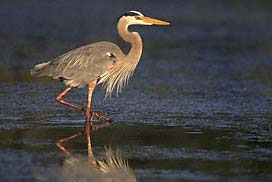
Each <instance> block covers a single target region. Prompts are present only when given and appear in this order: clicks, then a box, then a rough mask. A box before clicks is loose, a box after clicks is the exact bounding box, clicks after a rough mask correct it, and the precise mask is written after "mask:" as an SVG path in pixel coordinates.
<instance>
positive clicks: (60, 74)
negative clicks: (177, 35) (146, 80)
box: [31, 11, 169, 96]
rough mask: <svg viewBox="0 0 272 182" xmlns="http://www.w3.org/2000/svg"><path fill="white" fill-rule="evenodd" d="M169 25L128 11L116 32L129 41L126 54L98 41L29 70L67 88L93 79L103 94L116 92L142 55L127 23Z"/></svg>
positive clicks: (124, 82)
mask: <svg viewBox="0 0 272 182" xmlns="http://www.w3.org/2000/svg"><path fill="white" fill-rule="evenodd" d="M135 24H137V25H153V24H156V25H169V23H168V22H164V21H161V20H157V19H152V18H149V17H145V16H144V15H143V14H142V13H140V12H137V11H129V12H127V13H124V14H123V15H122V16H120V18H119V21H118V25H117V28H118V32H119V35H120V36H121V38H122V39H123V40H124V41H126V42H128V43H130V44H131V49H130V51H129V53H128V54H127V55H125V54H124V53H123V52H122V51H121V49H120V48H119V47H118V46H117V45H115V44H113V43H111V42H97V43H93V44H89V45H86V46H83V47H80V48H77V49H75V50H71V51H69V52H67V53H65V54H63V55H62V56H59V57H57V58H55V59H53V60H50V61H48V62H46V63H41V64H38V65H36V66H35V67H34V68H33V69H31V74H32V76H34V77H40V76H51V77H53V78H54V79H58V80H61V81H63V82H64V83H65V84H66V85H67V86H69V87H84V86H86V85H88V84H89V83H91V82H93V81H95V80H96V81H97V83H98V84H101V83H102V84H103V85H104V87H105V89H106V96H111V94H112V92H113V91H114V89H116V91H117V93H118V92H121V91H122V88H123V87H124V86H125V85H126V84H127V81H128V79H129V77H130V76H131V75H132V74H133V72H134V70H135V68H136V66H137V64H138V62H139V60H140V57H141V54H142V39H141V37H140V35H139V34H138V33H137V32H129V31H128V26H130V25H135Z"/></svg>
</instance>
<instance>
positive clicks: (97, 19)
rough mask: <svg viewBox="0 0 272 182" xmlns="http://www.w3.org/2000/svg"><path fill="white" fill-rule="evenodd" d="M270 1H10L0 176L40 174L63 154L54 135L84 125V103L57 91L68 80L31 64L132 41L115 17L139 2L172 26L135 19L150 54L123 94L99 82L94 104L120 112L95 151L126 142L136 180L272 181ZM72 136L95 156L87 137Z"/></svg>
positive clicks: (1, 72)
mask: <svg viewBox="0 0 272 182" xmlns="http://www.w3.org/2000/svg"><path fill="white" fill-rule="evenodd" d="M143 3H145V5H143ZM271 7H272V4H271V3H270V2H269V1H250V2H247V3H244V1H226V2H225V1H216V2H215V1H205V2H204V1H194V2H191V1H171V3H170V2H164V1H156V2H155V3H152V2H143V1H131V2H130V3H126V2H124V1H114V3H109V2H106V1H99V2H97V3H94V4H93V3H92V2H91V1H82V2H80V3H79V2H78V1H74V0H69V1H61V0H59V1H46V2H45V1H27V2H24V3H23V2H21V1H16V0H14V1H3V2H1V5H0V15H1V16H0V25H1V30H0V46H1V50H0V55H1V60H0V87H1V89H0V99H1V102H0V110H1V112H0V138H1V140H0V169H1V170H0V179H1V181H4V180H5V181H39V180H38V179H37V178H36V173H35V168H37V167H42V168H44V169H45V170H46V169H48V168H50V166H51V165H53V166H59V165H60V166H61V165H62V163H63V161H64V159H65V157H64V156H63V155H62V154H61V153H60V151H59V150H58V149H57V148H56V146H55V141H56V140H57V139H59V138H62V137H64V136H67V135H69V134H73V133H75V132H78V131H81V130H82V128H83V126H84V113H81V112H79V111H76V110H73V109H70V108H66V107H65V106H61V105H59V104H58V103H56V101H55V97H56V96H57V95H58V93H60V92H61V91H62V90H63V89H64V88H65V87H64V85H62V84H61V83H58V82H56V81H52V80H51V79H33V78H31V77H30V75H29V69H30V68H31V67H33V65H35V64H37V63H39V62H42V61H46V60H47V59H50V58H53V57H55V56H58V55H60V54H62V53H64V52H66V51H68V50H70V49H73V48H75V47H78V46H80V45H84V44H87V43H90V42H94V41H98V40H105V39H107V40H111V41H114V42H116V43H118V44H120V46H121V47H122V48H123V49H124V50H127V45H126V44H125V43H123V42H122V40H120V38H118V36H117V34H116V30H115V22H114V21H115V17H118V16H119V15H120V14H121V13H123V12H124V11H126V10H130V9H137V10H141V11H142V12H143V13H144V14H146V15H148V16H153V17H156V18H161V19H165V20H169V21H170V22H172V26H170V27H133V28H132V29H133V30H137V31H139V32H140V33H141V35H142V37H143V39H144V52H143V56H142V59H141V61H140V63H139V65H138V67H137V70H136V72H135V74H134V76H133V78H132V79H131V80H130V82H129V86H128V87H126V89H125V90H124V92H123V93H122V94H121V95H119V96H118V97H117V96H113V98H112V99H106V100H104V94H105V91H104V90H103V89H102V88H100V87H98V88H97V89H96V90H95V94H94V100H93V109H94V110H96V111H99V112H101V113H104V114H105V115H107V116H110V117H111V118H112V119H113V120H114V121H115V122H114V123H113V124H112V125H111V126H109V127H106V128H103V129H101V130H99V131H98V132H96V133H94V134H93V146H94V152H95V154H96V155H97V156H101V155H102V153H103V151H104V145H107V146H108V145H111V146H112V147H113V148H118V149H120V151H122V153H123V155H124V156H125V157H126V158H127V159H128V161H129V164H130V166H131V167H132V168H133V170H134V171H135V173H136V176H137V178H138V180H139V181H149V182H150V181H168V182H172V181H173V182H174V181H199V182H200V181H201V182H203V181H232V182H235V181H240V182H241V181H242V182H250V181H264V182H265V181H267V182H268V181H271V180H272V173H271V172H272V162H271V161H272V160H271V159H272V142H271V141H272V112H271V111H272V74H271V70H272V61H271V60H272V59H271V58H272V42H271V40H272V33H271V32H272V25H271V23H269V21H270V19H271V17H272V14H271V11H270V10H271ZM106 9H108V11H107V13H105V11H104V10H106ZM162 10H163V11H162ZM86 92H87V89H86V88H84V89H73V90H72V91H71V92H70V93H69V94H68V95H67V96H65V100H67V101H70V102H72V103H77V104H79V105H85V104H86V97H87V93H86ZM67 146H68V147H69V148H70V149H71V151H72V152H73V153H74V154H81V155H83V156H84V155H86V144H85V139H84V138H83V137H79V138H78V139H75V140H74V141H71V142H69V143H68V144H67Z"/></svg>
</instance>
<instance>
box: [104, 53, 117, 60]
mask: <svg viewBox="0 0 272 182" xmlns="http://www.w3.org/2000/svg"><path fill="white" fill-rule="evenodd" d="M106 54H107V56H109V58H111V59H115V58H116V56H115V55H114V54H113V53H111V52H107V53H106Z"/></svg>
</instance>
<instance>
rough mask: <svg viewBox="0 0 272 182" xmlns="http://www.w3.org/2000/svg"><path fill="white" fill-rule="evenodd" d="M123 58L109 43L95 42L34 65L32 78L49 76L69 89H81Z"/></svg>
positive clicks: (119, 50)
mask: <svg viewBox="0 0 272 182" xmlns="http://www.w3.org/2000/svg"><path fill="white" fill-rule="evenodd" d="M122 57H124V54H123V52H122V51H121V49H120V48H119V47H118V46H117V45H115V44H113V43H111V42H106V41H103V42H97V43H93V44H88V45H86V46H82V47H79V48H77V49H74V50H71V51H69V52H67V53H65V54H63V55H61V56H59V57H57V58H55V59H53V60H51V61H48V62H46V63H41V64H38V65H36V66H35V67H34V68H33V69H31V74H32V76H35V77H41V76H51V77H53V78H54V79H59V80H62V81H64V83H65V84H66V85H68V86H71V87H83V86H86V85H87V84H89V83H90V82H92V81H94V80H96V79H98V78H99V76H100V75H102V74H103V73H105V72H106V71H107V70H108V69H109V68H110V67H111V66H112V65H113V64H115V62H117V61H118V60H120V58H122Z"/></svg>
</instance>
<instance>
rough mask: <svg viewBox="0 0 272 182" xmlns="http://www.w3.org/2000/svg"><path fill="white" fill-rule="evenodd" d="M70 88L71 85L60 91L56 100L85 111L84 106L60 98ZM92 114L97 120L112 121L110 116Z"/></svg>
mask: <svg viewBox="0 0 272 182" xmlns="http://www.w3.org/2000/svg"><path fill="white" fill-rule="evenodd" d="M71 89H72V87H68V88H66V89H65V90H64V91H62V92H61V93H60V94H59V95H58V96H57V98H56V100H57V101H58V102H59V103H60V104H63V105H66V106H69V107H72V108H74V109H78V110H81V111H85V112H86V110H85V109H84V108H82V107H80V106H78V105H75V104H71V103H69V102H66V101H64V100H62V97H63V96H64V95H66V94H67V93H68V92H69V91H70V90H71ZM92 114H93V116H94V117H95V118H96V119H98V120H99V121H102V122H112V120H111V119H110V118H108V117H106V116H103V115H102V114H99V113H97V112H93V113H92Z"/></svg>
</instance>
